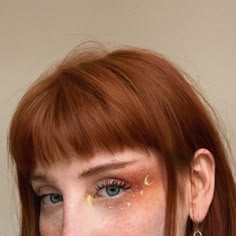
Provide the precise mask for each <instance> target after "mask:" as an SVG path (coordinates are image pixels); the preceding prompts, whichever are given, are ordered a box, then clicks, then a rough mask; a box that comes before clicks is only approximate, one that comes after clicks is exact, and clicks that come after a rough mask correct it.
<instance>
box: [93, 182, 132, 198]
mask: <svg viewBox="0 0 236 236" xmlns="http://www.w3.org/2000/svg"><path fill="white" fill-rule="evenodd" d="M109 187H114V188H119V189H122V190H123V191H127V190H129V189H130V188H131V184H129V183H128V182H125V181H123V180H119V179H106V180H104V181H103V182H101V183H100V184H97V187H96V192H95V194H94V197H101V196H99V192H100V191H101V190H103V189H106V188H109Z"/></svg>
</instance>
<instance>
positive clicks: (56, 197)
mask: <svg viewBox="0 0 236 236" xmlns="http://www.w3.org/2000/svg"><path fill="white" fill-rule="evenodd" d="M61 200H62V197H61V196H60V195H59V194H52V195H51V196H50V201H51V202H52V203H57V202H59V201H61Z"/></svg>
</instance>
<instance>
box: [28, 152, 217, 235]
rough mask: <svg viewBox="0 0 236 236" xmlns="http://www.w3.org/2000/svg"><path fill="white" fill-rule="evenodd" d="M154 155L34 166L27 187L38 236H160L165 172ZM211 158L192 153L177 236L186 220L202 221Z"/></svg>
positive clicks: (211, 175)
mask: <svg viewBox="0 0 236 236" xmlns="http://www.w3.org/2000/svg"><path fill="white" fill-rule="evenodd" d="M161 160H162V158H161V156H160V155H159V154H158V153H154V152H151V151H150V152H149V155H148V154H147V153H145V152H141V151H138V150H130V149H126V150H124V151H123V152H118V153H116V154H115V155H112V154H110V153H97V154H96V155H95V156H94V157H93V158H92V159H90V160H89V161H86V160H82V159H79V158H74V159H72V160H71V162H63V161H58V162H57V163H55V164H53V165H52V166H50V167H47V168H45V167H42V166H41V165H38V166H37V168H36V169H35V171H34V172H33V174H32V180H31V182H32V186H33V189H34V191H35V193H36V194H37V195H39V196H41V210H40V221H39V228H40V234H41V236H49V235H55V236H57V235H60V236H61V235H62V236H72V235H73V236H75V235H76V236H80V235H81V236H110V235H113V236H120V235H125V236H163V235H164V222H165V209H166V206H165V197H166V172H165V167H164V164H163V162H162V161H161ZM214 171H215V170H214V158H213V157H212V155H211V153H210V152H208V151H207V150H206V149H200V150H198V152H196V153H195V156H194V159H193V162H192V166H191V174H190V176H189V178H187V177H184V184H185V194H186V195H185V201H184V203H182V202H181V204H182V205H181V207H179V209H180V211H179V212H180V213H179V215H181V218H180V217H179V218H178V219H181V220H178V228H177V232H178V235H184V230H185V226H186V222H187V218H188V216H190V217H191V219H192V220H193V222H195V223H198V222H201V221H203V220H204V218H205V217H206V214H207V212H208V208H209V206H210V204H211V201H212V197H213V193H214V174H215V172H214Z"/></svg>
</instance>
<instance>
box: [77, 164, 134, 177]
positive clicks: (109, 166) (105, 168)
mask: <svg viewBox="0 0 236 236" xmlns="http://www.w3.org/2000/svg"><path fill="white" fill-rule="evenodd" d="M135 162H137V161H136V160H134V161H126V162H113V163H107V164H104V165H98V166H95V167H91V168H89V169H88V170H85V171H83V172H82V173H81V174H80V176H81V177H90V176H93V175H97V174H100V173H102V172H105V171H108V170H117V169H123V168H125V167H126V166H128V165H131V164H133V163H135Z"/></svg>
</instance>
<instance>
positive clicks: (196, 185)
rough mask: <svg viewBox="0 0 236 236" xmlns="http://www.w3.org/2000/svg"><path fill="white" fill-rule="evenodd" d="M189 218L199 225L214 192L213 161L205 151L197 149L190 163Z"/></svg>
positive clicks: (211, 156)
mask: <svg viewBox="0 0 236 236" xmlns="http://www.w3.org/2000/svg"><path fill="white" fill-rule="evenodd" d="M190 182H191V183H190V184H191V190H190V198H189V199H190V214H189V215H190V218H191V219H192V221H193V222H194V223H201V222H202V221H203V220H204V218H205V217H206V215H207V212H208V209H209V207H210V205H211V202H212V199H213V195H214V190H215V160H214V157H213V155H212V154H211V152H210V151H208V150H207V149H204V148H202V149H198V150H197V151H196V152H195V154H194V158H193V160H192V162H191V173H190Z"/></svg>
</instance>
